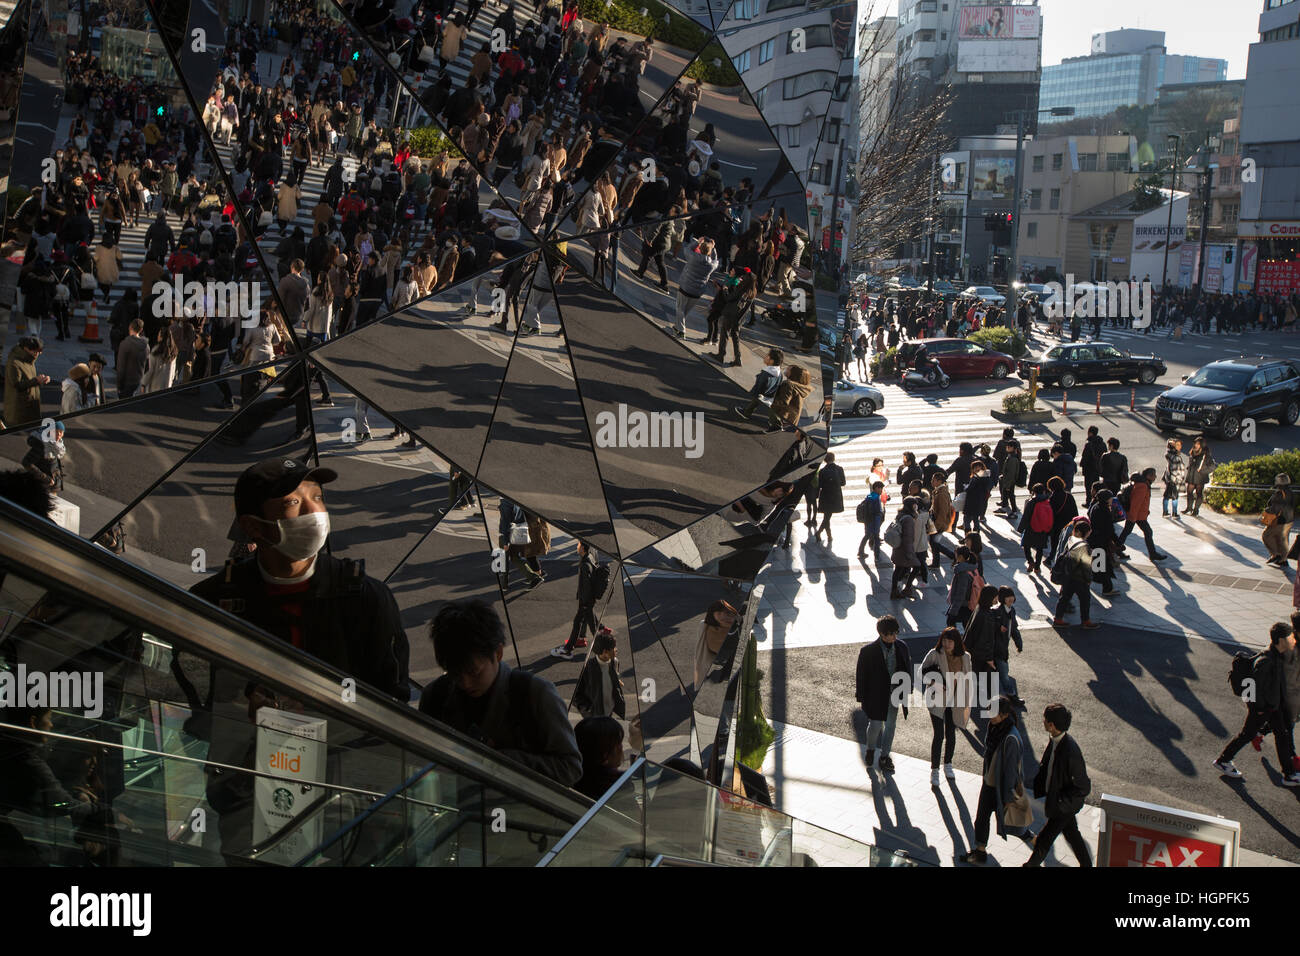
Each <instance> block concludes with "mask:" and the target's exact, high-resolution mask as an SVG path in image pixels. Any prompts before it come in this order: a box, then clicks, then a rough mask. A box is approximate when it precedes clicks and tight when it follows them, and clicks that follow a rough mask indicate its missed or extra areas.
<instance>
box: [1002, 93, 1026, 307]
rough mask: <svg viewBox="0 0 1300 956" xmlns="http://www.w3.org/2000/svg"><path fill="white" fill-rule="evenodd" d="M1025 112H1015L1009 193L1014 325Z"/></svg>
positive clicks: (1010, 297) (1010, 294)
mask: <svg viewBox="0 0 1300 956" xmlns="http://www.w3.org/2000/svg"><path fill="white" fill-rule="evenodd" d="M1024 162H1025V111H1024V110H1016V188H1015V189H1014V190H1013V191H1012V193H1011V261H1010V262H1009V263H1008V264H1007V273H1008V275H1007V312H1006V314H1007V317H1008V321H1009V322H1012V323H1014V321H1015V315H1016V305H1017V302H1016V300H1017V298H1018V296H1017V294H1016V293H1017V289H1016V282H1017V281H1018V280H1019V279H1020V260H1019V255H1020V192H1021V190H1022V189H1023V187H1024V181H1025V179H1024V176H1025V171H1024Z"/></svg>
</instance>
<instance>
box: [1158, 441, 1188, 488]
mask: <svg viewBox="0 0 1300 956" xmlns="http://www.w3.org/2000/svg"><path fill="white" fill-rule="evenodd" d="M1161 480H1162V481H1163V482H1164V483H1165V496H1166V497H1169V496H1170V494H1171V492H1172V493H1176V492H1177V491H1178V490H1179V489H1181V488H1182V486H1183V485H1185V484H1187V459H1186V458H1184V457H1183V453H1182V452H1179V451H1167V452H1165V473H1164V475H1163V476H1161Z"/></svg>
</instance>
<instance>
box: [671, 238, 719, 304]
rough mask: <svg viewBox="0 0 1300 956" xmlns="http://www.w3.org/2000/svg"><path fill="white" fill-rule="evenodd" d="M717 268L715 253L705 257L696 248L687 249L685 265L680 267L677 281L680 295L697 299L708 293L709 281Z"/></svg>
mask: <svg viewBox="0 0 1300 956" xmlns="http://www.w3.org/2000/svg"><path fill="white" fill-rule="evenodd" d="M717 268H718V257H717V255H716V253H713V252H710V253H709V254H708V255H705V254H704V253H702V252H700V251H699V249H698V248H696V247H692V248H690V249H687V250H686V265H684V266H682V274H681V276H680V277H679V278H678V280H677V287H678V288H679V289H680V290H681V292H682V295H685V296H689V297H691V298H693V299H698V298H699V297H700V296H702V295H704V293H705V292H707V291H708V288H709V286H708V283H709V279H710V277H712V275H713V273H714V272H715V271H716V270H717Z"/></svg>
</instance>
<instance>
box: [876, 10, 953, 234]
mask: <svg viewBox="0 0 1300 956" xmlns="http://www.w3.org/2000/svg"><path fill="white" fill-rule="evenodd" d="M870 12H871V11H870V10H869V11H868V19H870ZM872 22H873V27H874V26H875V25H876V24H880V25H881V26H880V27H879V28H873V29H869V30H867V31H864V33H863V34H860V37H861V38H862V39H863V40H864V42H865V44H866V46H865V49H860V50H859V51H858V60H859V64H860V69H859V71H858V84H859V99H858V116H859V121H860V124H861V126H860V129H859V134H858V136H859V147H858V207H857V217H856V219H855V224H854V235H853V237H852V238H853V245H852V250H853V258H854V259H868V258H894V257H895V253H896V250H897V249H898V248H899V247H900V246H901V245H903V244H904V243H906V242H909V241H913V240H918V239H920V238H921V237H922V236H924V234H925V232H926V229H927V226H928V223H927V221H926V217H927V216H928V215H929V214H931V213H932V212H935V211H936V210H935V208H934V206H933V203H932V200H933V198H934V197H933V193H934V191H935V190H936V189H937V187H938V180H937V179H936V178H935V177H936V176H937V169H936V158H937V155H938V154H939V153H942V152H943V151H944V150H945V149H946V148H947V146H948V139H949V138H948V136H947V134H946V133H945V132H944V125H945V124H944V121H945V119H946V118H947V115H948V111H949V108H950V107H951V105H952V99H953V97H952V94H951V92H950V91H948V90H947V89H946V88H944V87H939V88H938V89H936V88H935V85H934V84H933V83H931V82H930V80H929V79H928V77H924V76H922V75H920V74H909V73H906V72H900V71H898V69H897V68H896V62H895V61H894V44H895V34H894V31H893V29H891V28H889V27H888V26H887V25H884V23H885V22H884V21H883V20H881V21H872Z"/></svg>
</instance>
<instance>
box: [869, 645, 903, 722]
mask: <svg viewBox="0 0 1300 956" xmlns="http://www.w3.org/2000/svg"><path fill="white" fill-rule="evenodd" d="M896 674H904V675H906V680H907V681H908V682H910V681H911V679H912V655H911V652H910V651H909V650H908V649H907V645H906V644H905V643H903V642H902V641H900V640H895V641H894V669H893V670H892V671H886V669H885V645H884V642H883V641H881V640H879V639H877V640H874V641H872V642H871V643H870V644H867V645H866V646H865V647H863V648H862V650H860V651H858V667H857V680H856V684H857V699H858V703H860V704H861V705H862V710H863V713H865V714H866V715H867V719H868V720H884V719H885V718H886V717H888V716H889V712H890V710H891V709H893V707H895V706H897V701H896V700H895V699H894V698H895V696H896V695H895V693H894V675H896ZM902 688H903V693H902V694H901V696H902V698H903V713H904V716H906V714H907V704H906V700H907V697H906V690H907V689H908V684H907V683H904V684H902Z"/></svg>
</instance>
